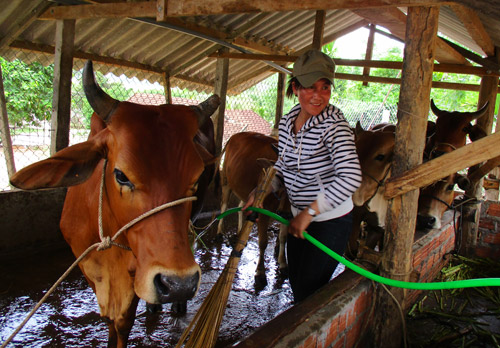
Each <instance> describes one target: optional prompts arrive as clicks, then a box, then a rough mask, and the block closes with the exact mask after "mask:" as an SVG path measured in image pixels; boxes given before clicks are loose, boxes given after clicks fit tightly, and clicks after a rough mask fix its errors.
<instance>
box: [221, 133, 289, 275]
mask: <svg viewBox="0 0 500 348" xmlns="http://www.w3.org/2000/svg"><path fill="white" fill-rule="evenodd" d="M277 143H278V141H277V140H276V139H275V138H272V137H270V136H266V135H263V134H260V133H256V132H242V133H236V134H234V135H233V136H232V137H231V138H230V139H229V141H228V142H227V144H226V148H225V158H224V164H223V167H222V170H221V186H222V202H221V212H224V211H225V210H226V209H227V202H228V201H229V197H230V194H231V192H233V193H234V194H235V195H236V197H237V198H238V199H239V200H240V201H241V202H242V203H243V202H244V201H246V199H247V198H248V195H249V194H250V192H251V191H252V190H253V189H254V188H255V187H256V186H257V184H258V182H259V178H260V176H261V175H262V173H263V170H262V166H261V165H260V164H259V163H258V159H267V160H270V161H271V162H275V161H276V160H277V159H278V155H277V153H276V151H275V150H274V149H273V146H275V145H277ZM287 202H288V201H287V199H286V197H285V196H284V194H280V196H279V198H278V196H276V195H275V194H269V195H268V196H267V198H266V199H265V200H264V204H263V207H264V208H265V209H268V210H270V211H272V212H275V211H276V210H278V209H286V207H287V206H288V210H289V205H288V204H287ZM269 222H270V218H269V217H268V216H266V215H262V214H259V219H258V222H257V228H258V236H259V249H260V257H259V262H258V264H257V270H256V277H265V267H264V252H265V250H266V247H267V244H268V236H267V229H268V226H269ZM240 228H241V227H240ZM221 233H222V220H221V221H220V222H219V225H218V228H217V234H218V235H220V234H221ZM279 241H280V249H279V256H278V262H279V265H280V269H283V268H286V261H285V255H284V244H285V241H286V227H285V226H283V225H281V226H280V234H279Z"/></svg>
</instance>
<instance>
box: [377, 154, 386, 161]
mask: <svg viewBox="0 0 500 348" xmlns="http://www.w3.org/2000/svg"><path fill="white" fill-rule="evenodd" d="M384 158H385V156H384V155H383V154H379V155H377V157H375V161H380V162H382V161H383V160H384Z"/></svg>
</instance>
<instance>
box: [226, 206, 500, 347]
mask: <svg viewBox="0 0 500 348" xmlns="http://www.w3.org/2000/svg"><path fill="white" fill-rule="evenodd" d="M497 208H500V206H499V207H497ZM497 211H498V212H499V213H500V209H498V210H497ZM444 219H446V221H447V223H446V221H444V222H445V223H443V228H442V229H441V230H431V231H429V232H428V233H418V234H417V236H416V242H415V243H414V245H413V255H414V257H413V270H414V273H413V274H412V278H416V279H412V281H419V282H429V281H432V280H433V279H435V278H436V276H437V275H438V274H439V272H440V270H441V268H442V267H443V266H444V265H445V264H446V263H447V260H446V258H445V257H444V256H445V254H447V253H449V252H450V251H452V250H453V249H454V241H455V229H454V225H453V221H452V219H453V214H452V213H451V214H448V217H444ZM420 294H421V291H409V294H408V301H407V306H408V307H409V306H411V305H412V304H413V303H414V302H415V301H416V300H417V298H418V296H419V295H420ZM373 304H374V289H373V284H372V281H370V280H368V279H366V278H363V277H362V276H360V275H357V274H355V273H354V272H353V271H351V270H346V271H345V272H344V273H343V274H341V275H340V276H339V277H338V278H336V279H335V280H334V281H332V282H331V283H330V284H328V285H327V286H325V287H324V288H322V289H321V290H320V291H319V292H317V293H316V294H314V295H312V296H310V297H309V298H308V299H306V300H305V301H303V302H301V303H299V304H298V305H296V306H294V307H292V308H290V309H289V310H287V311H285V312H284V313H282V314H280V315H279V316H278V317H276V318H275V319H273V320H271V321H270V322H269V323H267V324H266V325H264V326H263V327H261V328H259V329H258V330H257V331H256V332H254V333H253V334H252V335H251V336H249V337H248V338H247V339H246V340H243V341H241V342H240V343H239V344H237V345H236V346H234V347H237V348H249V347H275V348H285V347H286V348H291V347H294V348H299V347H300V348H323V347H333V348H350V347H354V346H356V344H358V345H357V346H358V347H361V346H363V343H362V342H361V343H360V342H358V341H359V340H360V339H362V336H363V333H364V332H365V331H366V326H367V325H370V323H371V320H370V317H371V315H372V313H373V307H372V306H373ZM360 344H361V345H360Z"/></svg>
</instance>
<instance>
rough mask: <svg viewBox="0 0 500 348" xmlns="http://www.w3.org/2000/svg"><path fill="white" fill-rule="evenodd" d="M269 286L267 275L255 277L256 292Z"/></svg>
mask: <svg viewBox="0 0 500 348" xmlns="http://www.w3.org/2000/svg"><path fill="white" fill-rule="evenodd" d="M266 285H267V278H266V275H265V274H256V275H255V291H257V292H259V291H261V290H263V289H264V288H265V287H266Z"/></svg>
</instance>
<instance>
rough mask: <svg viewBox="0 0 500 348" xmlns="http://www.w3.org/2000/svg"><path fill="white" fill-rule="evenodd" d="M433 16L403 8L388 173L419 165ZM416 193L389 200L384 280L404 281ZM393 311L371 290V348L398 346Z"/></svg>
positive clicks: (383, 295)
mask: <svg viewBox="0 0 500 348" xmlns="http://www.w3.org/2000/svg"><path fill="white" fill-rule="evenodd" d="M438 17H439V8H438V7H409V8H408V16H407V23H406V45H405V49H404V58H403V73H402V83H401V92H400V96H399V107H398V124H397V128H396V143H395V148H394V159H393V164H392V175H401V174H402V173H403V172H405V171H406V170H409V169H411V168H413V167H415V166H417V165H418V164H420V163H421V162H422V153H423V150H424V143H425V131H426V127H427V115H428V112H429V104H430V101H429V99H430V91H431V83H432V72H433V67H434V46H435V40H436V34H437V27H438ZM418 194H419V192H418V190H413V191H410V192H408V193H405V194H402V195H400V196H397V197H395V198H393V199H391V200H389V210H388V213H387V219H386V231H385V236H384V250H383V255H382V262H381V267H380V274H381V275H382V276H384V277H388V278H392V279H398V280H408V279H409V275H410V273H411V271H412V269H411V265H412V245H413V238H414V234H415V220H416V217H417V203H418ZM389 291H391V293H392V294H393V295H394V297H395V299H396V300H397V301H398V302H399V303H400V304H401V307H402V308H403V310H404V308H405V295H406V291H405V290H403V289H400V288H389ZM399 311H400V310H399V309H398V306H397V305H396V304H395V302H394V299H393V298H392V297H391V296H390V295H389V294H388V293H387V292H386V291H385V289H384V288H383V287H381V286H379V287H377V289H376V307H375V315H374V316H375V319H374V321H373V322H374V323H375V331H374V339H373V341H374V346H375V347H384V348H386V347H398V348H399V347H401V346H402V345H401V342H402V334H401V333H402V329H401V327H402V323H401V315H400V312H399Z"/></svg>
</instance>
